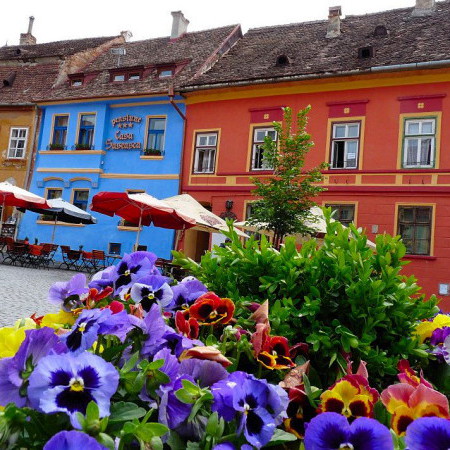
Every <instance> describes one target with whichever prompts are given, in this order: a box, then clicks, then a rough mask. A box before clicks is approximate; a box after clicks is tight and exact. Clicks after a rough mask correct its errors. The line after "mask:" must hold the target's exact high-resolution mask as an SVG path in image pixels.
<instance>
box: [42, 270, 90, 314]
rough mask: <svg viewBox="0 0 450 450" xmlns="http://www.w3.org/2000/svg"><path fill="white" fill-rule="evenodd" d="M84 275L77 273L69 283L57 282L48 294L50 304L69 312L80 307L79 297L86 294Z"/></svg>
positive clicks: (87, 290)
mask: <svg viewBox="0 0 450 450" xmlns="http://www.w3.org/2000/svg"><path fill="white" fill-rule="evenodd" d="M88 292H89V289H88V288H87V287H86V275H84V274H83V273H77V274H76V275H74V276H73V277H72V278H71V279H70V280H69V281H57V282H56V283H54V284H53V285H52V287H51V288H50V290H49V293H48V299H49V301H50V302H51V303H53V304H55V305H58V306H60V307H61V308H63V309H64V310H65V311H70V310H72V309H75V308H77V307H78V306H80V305H81V296H82V295H83V294H87V293H88Z"/></svg>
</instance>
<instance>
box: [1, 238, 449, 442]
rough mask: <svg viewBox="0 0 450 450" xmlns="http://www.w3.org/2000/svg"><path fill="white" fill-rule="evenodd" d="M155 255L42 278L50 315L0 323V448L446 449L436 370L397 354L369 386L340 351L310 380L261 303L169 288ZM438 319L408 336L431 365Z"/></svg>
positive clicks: (361, 366) (439, 337) (362, 368)
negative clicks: (418, 367) (88, 272)
mask: <svg viewBox="0 0 450 450" xmlns="http://www.w3.org/2000/svg"><path fill="white" fill-rule="evenodd" d="M333 239H336V237H335V238H333ZM233 245H234V244H233ZM221 251H222V250H221ZM223 252H225V253H226V252H233V249H232V248H230V249H223ZM155 261H156V256H155V255H153V254H152V253H149V252H135V253H133V254H130V255H125V256H124V258H123V259H122V261H121V262H119V264H118V265H117V266H112V267H108V268H107V269H105V270H103V271H101V272H99V273H97V274H95V275H94V276H93V277H92V279H91V280H90V281H89V282H88V280H86V277H85V275H83V274H77V275H75V276H74V277H73V278H72V279H71V280H70V281H69V282H60V283H55V285H53V286H52V288H51V289H50V292H49V300H50V302H52V303H53V304H57V305H59V306H60V308H61V309H60V311H59V312H58V313H56V314H47V315H45V316H43V317H36V316H34V315H33V316H32V317H31V318H28V319H24V320H21V321H18V323H16V324H15V325H14V326H13V327H6V328H2V329H0V341H1V342H2V346H1V347H0V405H2V407H1V412H0V447H1V448H8V449H23V448H26V449H41V448H44V449H45V450H52V449H58V450H60V449H80V448H86V449H104V448H108V449H115V448H118V449H128V448H152V449H162V448H171V449H185V448H189V449H216V450H220V449H233V448H236V449H246V450H248V449H252V448H262V447H266V446H270V447H277V446H278V447H280V448H286V447H289V448H299V446H300V443H301V441H303V443H304V446H305V448H306V450H314V449H338V448H346V449H375V448H376V449H390V448H405V442H406V445H407V446H408V448H410V449H419V450H420V449H429V448H444V449H448V448H449V447H450V425H449V424H450V422H449V420H448V419H449V418H450V415H449V404H448V400H447V397H446V396H445V395H444V394H442V393H441V392H438V390H436V389H435V385H436V384H437V385H440V386H444V387H443V390H444V391H445V380H447V378H448V377H447V375H446V374H444V375H442V374H441V378H440V379H439V380H437V375H436V373H435V375H436V376H435V377H434V378H433V380H431V381H428V380H427V379H426V377H424V376H423V375H422V374H419V375H417V373H416V371H415V370H413V369H412V368H411V367H410V364H409V363H408V361H407V360H404V359H400V360H399V363H398V368H397V370H396V369H395V367H393V368H392V369H393V371H394V372H398V374H397V378H398V381H399V382H397V383H393V384H391V383H390V379H389V382H388V383H386V384H385V385H384V386H381V387H380V384H379V383H378V384H377V386H376V387H377V388H378V389H375V388H374V387H373V386H371V383H370V380H371V377H370V374H369V373H368V371H367V368H366V364H365V362H364V361H361V360H359V361H356V360H355V363H357V364H353V363H352V361H351V359H352V358H353V356H352V354H351V352H346V351H344V349H343V348H341V352H340V355H339V358H340V359H342V360H344V361H345V368H344V369H345V370H344V373H339V372H336V371H335V372H333V371H332V370H330V372H331V373H334V380H333V383H330V384H329V385H323V383H322V382H321V381H320V378H321V377H320V376H317V373H316V372H315V370H314V367H313V366H312V364H311V362H310V361H312V360H317V358H318V357H319V356H320V355H318V352H317V351H316V350H314V348H310V347H309V346H308V345H307V344H305V343H302V342H290V341H289V340H288V339H287V338H286V337H285V336H280V335H277V334H276V333H275V332H274V327H272V325H271V321H270V319H269V312H270V311H269V309H270V307H271V306H269V302H268V301H264V302H261V303H255V302H251V301H244V300H242V299H240V300H239V301H237V300H235V299H230V298H223V297H220V296H218V295H216V294H215V293H213V292H210V291H209V290H208V287H207V286H206V285H205V284H203V283H202V282H201V281H199V280H198V279H196V278H194V277H187V278H185V279H184V280H182V281H181V282H179V283H176V282H175V281H174V280H172V279H170V278H168V277H165V276H162V275H161V273H160V272H159V270H158V269H157V268H156V267H155ZM430 311H431V310H430ZM449 327H450V317H448V316H446V315H442V314H441V315H437V316H433V315H431V316H430V317H429V318H428V319H426V320H425V321H423V322H421V323H419V324H418V325H417V327H416V330H415V332H414V333H412V335H411V336H410V337H409V338H408V339H410V340H411V341H413V342H416V341H417V342H418V343H417V345H418V347H414V348H417V351H420V352H423V353H425V352H424V349H427V350H428V352H426V353H425V357H428V356H429V358H430V359H433V360H435V363H436V364H438V360H441V363H440V364H441V365H440V367H444V368H445V367H448V366H447V364H445V361H450V356H449V352H448V350H447V349H448V348H450V337H448V335H449V334H450V328H449ZM352 331H353V330H349V333H351V332H352ZM428 343H430V345H428ZM350 348H353V347H352V346H350ZM411 348H412V347H411ZM388 356H389V355H388ZM423 356H424V355H422V357H423ZM429 367H431V366H429ZM433 372H437V371H436V370H433ZM330 376H331V375H330V374H327V379H328V378H329V377H330ZM322 379H323V378H322ZM442 380H444V382H442ZM432 382H433V383H434V385H433V384H432ZM305 430H306V431H305ZM431 444H433V445H435V446H434V447H433V446H432V445H431Z"/></svg>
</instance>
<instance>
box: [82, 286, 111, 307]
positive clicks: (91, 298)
mask: <svg viewBox="0 0 450 450" xmlns="http://www.w3.org/2000/svg"><path fill="white" fill-rule="evenodd" d="M113 292H114V289H113V288H112V287H111V286H106V287H105V289H103V290H101V291H99V290H98V289H95V288H92V289H89V294H88V296H87V298H86V300H85V302H86V306H87V307H88V308H95V305H96V303H98V302H99V301H100V300H103V299H104V298H106V297H108V296H110V295H111V294H112V293H113Z"/></svg>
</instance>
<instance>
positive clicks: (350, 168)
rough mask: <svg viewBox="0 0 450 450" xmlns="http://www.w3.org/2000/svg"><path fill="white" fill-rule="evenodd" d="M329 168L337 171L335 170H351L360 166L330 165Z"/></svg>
mask: <svg viewBox="0 0 450 450" xmlns="http://www.w3.org/2000/svg"><path fill="white" fill-rule="evenodd" d="M328 170H332V171H335V170H351V171H354V170H358V167H345V168H344V167H329V168H328Z"/></svg>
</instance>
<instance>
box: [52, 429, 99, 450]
mask: <svg viewBox="0 0 450 450" xmlns="http://www.w3.org/2000/svg"><path fill="white" fill-rule="evenodd" d="M81 448H82V449H84V450H107V448H106V447H104V446H103V445H101V444H99V443H98V442H97V441H96V440H95V439H94V438H93V437H91V436H89V435H88V434H86V433H82V432H81V431H75V430H72V431H60V432H59V433H57V434H55V435H54V436H53V437H52V438H51V439H50V440H49V441H48V442H47V443H46V444H45V445H44V450H80V449H81Z"/></svg>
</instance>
